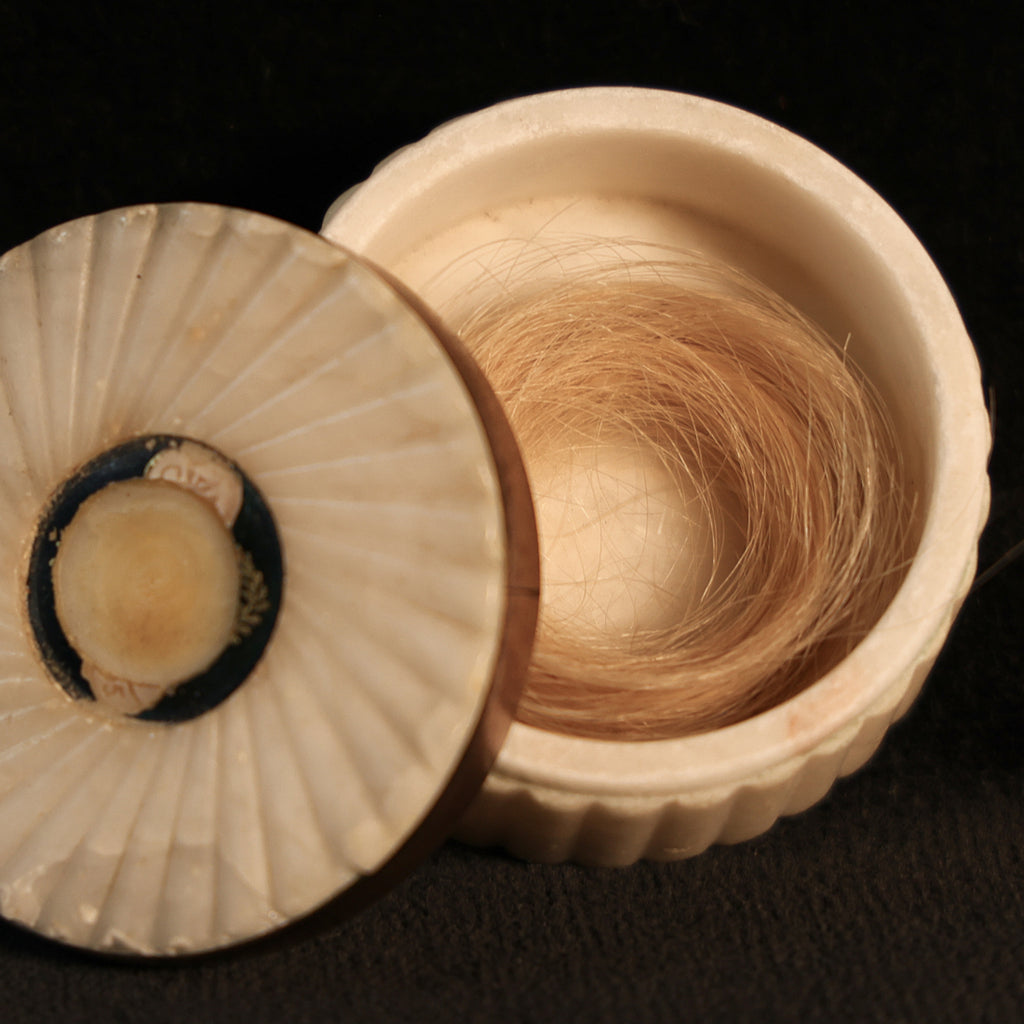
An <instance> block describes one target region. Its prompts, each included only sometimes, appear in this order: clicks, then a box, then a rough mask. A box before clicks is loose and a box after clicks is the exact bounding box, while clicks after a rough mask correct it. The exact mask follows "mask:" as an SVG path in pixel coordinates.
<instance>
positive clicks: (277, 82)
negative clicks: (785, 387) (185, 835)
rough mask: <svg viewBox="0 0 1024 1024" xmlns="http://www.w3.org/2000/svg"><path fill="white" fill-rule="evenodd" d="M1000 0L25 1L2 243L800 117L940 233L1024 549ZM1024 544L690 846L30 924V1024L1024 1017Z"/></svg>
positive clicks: (19, 972)
mask: <svg viewBox="0 0 1024 1024" xmlns="http://www.w3.org/2000/svg"><path fill="white" fill-rule="evenodd" d="M1022 42H1024V38H1022V30H1021V25H1020V18H1019V13H1018V15H1014V14H1013V13H1012V7H1004V6H1003V5H996V4H994V3H992V4H989V3H974V4H963V3H957V4H952V3H949V2H946V0H939V2H937V3H933V4H931V5H927V6H925V5H920V6H914V5H904V6H902V7H901V6H899V5H896V6H895V8H894V7H893V6H892V5H884V6H883V5H875V4H864V3H851V2H847V0H839V2H835V3H832V4H829V5H826V4H822V3H819V4H810V3H800V2H791V3H784V4H779V5H776V6H774V7H772V8H769V7H767V6H764V5H755V4H743V3H711V2H706V0H695V2H690V0H642V2H633V3H630V2H625V0H620V2H615V3H612V2H603V0H595V2H592V3H585V2H578V3H565V2H561V0H543V2H542V0H519V2H518V3H510V4H507V5H501V6H498V5H491V4H488V3H484V2H476V3H459V4H443V3H442V4H441V5H439V6H438V5H433V4H425V3H424V4H419V5H413V4H404V5H395V4H392V3H388V2H385V0H381V2H376V3H371V2H366V0H356V2H353V3H349V4H342V3H338V4H333V5H326V4H325V5H322V6H313V5H305V4H284V3H280V4H273V3H261V2H255V3H253V2H250V3H245V4H243V3H235V4H220V5H214V6H213V7H205V6H203V7H200V6H199V5H196V6H192V7H187V6H186V5H179V4H169V3H155V4H139V5H137V6H135V7H132V8H128V9H127V10H125V11H124V12H118V11H116V10H115V9H114V8H112V7H111V6H109V5H96V6H95V7H91V6H87V5H82V6H80V7H76V6H71V5H67V4H57V5H52V4H51V5H44V4H34V3H33V4H30V3H27V2H25V3H20V4H11V3H8V2H4V0H0V249H4V250H6V249H8V248H10V247H11V246H13V245H15V244H18V243H20V242H22V241H24V240H26V239H27V238H29V237H31V236H33V235H35V234H36V233H38V232H39V231H41V230H43V229H45V228H47V227H49V226H51V225H54V224H57V223H59V222H61V221H64V220H68V219H71V218H73V217H77V216H80V215H84V214H87V213H93V212H97V211H99V210H102V209H106V208H109V207H113V206H122V205H127V204H130V203H135V202H146V201H162V200H184V199H196V200H206V201H215V202H223V203H228V204H231V205H236V206H246V207H250V208H253V209H258V210H262V211H264V212H267V213H271V214H275V215H277V216H280V217H283V218H286V219H288V220H291V221H294V222H296V223H299V224H301V225H303V226H306V227H309V228H312V229H316V228H317V227H318V225H319V221H320V218H321V216H322V214H323V212H324V210H325V209H326V207H327V206H328V204H329V203H330V202H331V201H332V200H333V199H334V198H335V196H336V195H337V194H338V193H340V192H341V191H342V190H343V189H344V188H346V187H347V186H349V185H350V184H352V183H354V182H355V181H357V180H359V179H361V178H362V177H365V175H366V174H367V173H368V172H369V171H370V169H371V168H372V166H373V164H374V163H375V162H376V161H377V160H379V159H380V158H381V157H383V156H385V155H386V154H387V153H389V152H391V151H393V150H394V149H396V148H398V147H399V146H401V145H403V144H405V143H407V142H410V141H413V140H414V139H416V138H418V137H419V136H421V135H422V134H423V133H425V132H426V131H427V130H429V129H430V128H431V127H433V126H434V125H435V124H437V123H439V122H441V121H443V120H446V119H448V118H450V117H453V116H455V115H457V114H460V113H464V112H467V111H469V110H473V109H477V108H480V107H483V106H486V105H487V104H489V103H491V102H494V101H496V100H499V99H503V98H507V97H509V96H513V95H518V94H523V93H527V92H535V91H539V90H543V89H548V88H556V87H562V86H570V85H582V84H609V83H611V84H615V83H629V84H639V85H655V86H662V87H667V88H673V89H679V90H683V91H688V92H695V93H700V94H704V95H709V96H713V97H715V98H717V99H722V100H725V101H727V102H730V103H733V104H735V105H737V106H740V107H744V108H747V109H749V110H752V111H754V112H756V113H758V114H761V115H763V116H766V117H768V118H770V119H772V120H775V121H777V122H779V123H781V124H782V125H784V126H786V127H788V128H790V129H792V130H794V131H796V132H797V133H799V134H801V135H804V136H806V137H807V138H809V139H811V140H812V141H813V142H815V143H816V144H818V145H820V146H821V147H822V148H824V149H826V150H827V151H829V152H831V153H832V154H834V155H835V156H837V157H838V158H839V159H840V160H842V161H843V162H845V163H847V164H848V165H849V166H850V167H852V168H853V169H854V170H855V171H856V172H857V173H859V174H860V175H861V176H862V177H864V178H865V179H866V180H867V181H868V183H869V184H871V185H872V186H873V187H875V188H876V189H877V190H878V191H879V192H881V193H882V195H884V196H885V197H886V198H887V199H888V200H889V201H890V202H891V203H892V205H893V206H894V207H895V208H896V209H897V210H898V211H899V212H900V213H901V214H902V216H903V217H904V218H905V219H906V220H907V222H908V223H909V224H910V226H911V227H912V228H913V229H914V230H915V231H916V232H917V234H918V235H919V237H920V238H921V240H922V241H923V242H924V244H925V245H926V247H927V248H928V249H929V250H930V252H931V253H932V255H933V257H934V258H935V260H936V262H937V263H938V265H939V266H940V268H941V269H942V271H943V272H944V274H945V276H946V278H947V280H948V282H949V284H950V287H951V288H952V290H953V292H954V294H955V295H956V297H957V299H958V301H959V303H960V306H961V309H962V311H963V314H964V318H965V320H966V322H967V326H968V329H969V330H970V332H971V334H972V336H973V338H974V340H975V342H976V344H977V347H978V350H979V353H980V356H981V360H982V363H983V366H984V369H985V374H986V381H987V385H988V386H990V387H991V388H992V390H993V393H994V396H995V402H996V409H997V416H996V424H997V438H998V439H997V442H996V447H995V451H994V455H993V459H992V467H991V468H992V477H993V486H994V494H993V512H992V519H991V524H990V527H989V530H988V532H987V533H986V536H985V538H984V541H983V544H982V551H981V564H982V566H983V567H984V566H986V565H989V564H991V563H992V562H994V561H995V560H996V559H997V558H998V557H999V556H1000V555H1001V554H1002V553H1003V552H1004V551H1006V550H1007V549H1009V548H1010V547H1011V546H1012V545H1013V544H1014V543H1015V542H1016V541H1018V540H1020V539H1021V538H1022V537H1024V510H1022V505H1024V460H1022V454H1021V448H1022V445H1021V439H1022V436H1024V413H1022V403H1024V361H1022V359H1021V353H1022V351H1024V328H1022V324H1024V308H1022V305H1024V304H1022V299H1024V286H1022V273H1024V241H1022V239H1024V215H1022V203H1021V198H1022V196H1021V180H1022V178H1024V167H1022V159H1021V158H1022V143H1021V140H1020V135H1019V132H1020V125H1021V124H1022V121H1024V109H1022V102H1021V97H1022V86H1024V82H1022V73H1021V68H1022V64H1024V46H1022ZM1022 595H1024V560H1022V561H1020V562H1018V563H1016V564H1014V565H1011V566H1009V567H1008V568H1006V569H1005V570H1004V571H1003V572H1002V573H1001V574H1000V575H998V576H997V577H996V578H994V579H993V580H992V581H991V582H989V583H988V584H986V585H985V586H984V587H983V588H982V589H981V590H979V591H978V592H977V593H976V594H974V595H972V596H971V597H970V598H969V599H968V601H967V604H966V607H965V609H964V612H963V615H962V616H961V619H960V621H959V622H958V624H957V626H956V628H955V630H954V633H953V636H952V638H951V640H950V643H949V644H948V646H947V648H946V650H945V651H944V653H943V655H942V656H941V658H940V660H939V663H938V665H937V667H936V669H935V672H934V673H933V675H932V677H931V679H930V682H929V683H928V685H927V686H926V688H925V691H924V693H923V695H922V697H921V698H920V700H919V702H918V704H917V705H916V707H915V709H914V710H913V711H912V713H911V714H910V715H909V716H908V718H907V719H906V720H905V721H904V722H903V723H901V724H900V725H899V726H898V727H897V728H895V729H894V730H893V732H892V733H891V735H890V736H889V738H888V740H887V742H886V743H885V745H884V746H883V748H882V750H881V752H880V753H879V754H878V755H877V756H876V757H875V758H874V760H873V761H872V762H871V764H870V765H869V766H868V767H867V768H866V769H865V770H864V771H862V772H860V773H859V774H858V775H856V776H855V777H853V778H852V779H849V780H846V781H844V782H842V783H840V784H839V785H838V786H837V787H836V789H835V790H834V791H833V793H832V794H831V795H830V796H829V798H828V799H827V800H826V801H825V802H824V803H822V804H820V805H819V806H817V807H815V808H814V809H812V810H811V811H809V812H807V813H805V814H803V815H801V816H799V817H797V818H795V819H792V820H788V821H785V822H783V823H781V824H780V825H779V826H777V827H776V828H775V829H774V830H773V831H772V832H771V833H770V834H768V835H767V836H764V837H762V838H761V839H759V840H756V841H754V842H751V843H747V844H745V845H743V846H739V847H734V848H719V849H714V850H711V851H710V852H708V853H707V854H705V855H703V856H701V857H699V858H697V859H695V860H692V861H688V862H683V863H678V864H669V865H653V864H640V865H638V866H636V867H634V868H630V869H626V870H618V871H600V870H588V869H582V868H578V867H573V866H538V865H533V864H526V863H522V862H519V861H516V860H513V859H510V858H508V857H506V856H504V855H502V854H500V853H487V852H480V851H476V850H471V849H469V848H465V847H462V846H458V845H456V844H449V845H448V846H446V847H445V848H443V849H441V850H440V851H439V852H438V853H436V854H435V855H434V856H433V858H432V859H430V860H429V861H428V862H427V863H426V864H424V865H423V866H422V867H421V868H420V869H418V870H417V871H416V872H415V873H414V874H413V875H412V876H411V877H410V878H409V879H408V880H407V881H406V882H405V883H404V884H403V885H402V886H400V887H399V888H398V889H397V890H396V891H394V892H393V893H392V894H391V895H390V896H388V897H387V898H385V899H384V900H383V901H382V902H381V903H379V904H377V905H376V906H374V907H372V908H371V909H369V910H368V911H366V912H365V913H364V914H362V915H361V916H359V917H357V918H356V919H354V920H352V921H350V922H348V923H346V924H344V925H339V926H336V927H333V928H331V929H329V930H327V931H324V932H321V933H320V934H318V935H317V936H315V937H312V938H308V937H307V938H300V939H295V940H291V941H287V942H285V943H283V944H281V945H280V946H278V947H276V948H274V949H270V950H257V951H255V952H252V953H249V954H246V955H242V956H229V957H225V958H221V959H217V960H212V961H207V962H202V963H191V964H184V965H172V966H168V967H147V966H137V965H132V964H107V963H99V962H96V961H93V960H88V959H85V958H83V957H81V956H78V955H76V954H73V953H69V952H67V951H64V950H61V949H58V948H56V947H53V946H50V945H48V944H46V943H43V942H41V941H39V940H37V939H35V938H34V937H32V936H30V935H27V934H25V933H23V932H21V931H18V930H16V929H14V928H12V927H9V926H6V925H2V926H0V1021H3V1022H5V1024H13V1022H20V1021H33V1022H49V1021H62V1022H65V1024H68V1022H72V1021H92V1022H97V1024H99V1022H106V1021H132V1022H135V1021H144V1022H147V1024H160V1022H164V1021H168V1022H171V1021H174V1022H178V1021H187V1022H197V1024H198V1022H205V1021H235V1020H239V1021H246V1022H249V1024H256V1022H262V1021H273V1022H292V1021H320V1020H353V1021H368V1022H369V1021H447V1020H460V1021H546V1020H564V1021H634V1020H635V1021H690V1020H694V1021H704V1020H708V1021H773V1020H779V1021H817V1020H822V1021H946V1020H950V1021H952V1020H957V1021H997V1022H1002V1021H1017V1020H1024V747H1022V729H1024V674H1022V653H1024V641H1022V639H1021V632H1020V626H1019V623H1020V619H1021V603H1022Z"/></svg>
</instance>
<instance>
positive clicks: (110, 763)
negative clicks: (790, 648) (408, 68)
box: [0, 205, 507, 954]
mask: <svg viewBox="0 0 1024 1024" xmlns="http://www.w3.org/2000/svg"><path fill="white" fill-rule="evenodd" d="M0 363H2V364H3V367H4V373H3V378H2V386H0V449H2V450H3V451H4V453H5V462H4V468H3V471H2V472H0V531H2V534H3V537H4V538H5V543H4V544H3V545H0V579H2V580H3V581H4V585H3V587H2V588H0V910H2V913H3V914H4V916H6V917H7V918H9V919H11V920H13V921H16V922H19V923H21V924H23V925H26V926H28V927H29V928H33V929H35V930H36V931H38V932H40V933H42V934H43V935H47V936H51V937H53V938H57V939H60V940H63V941H65V942H68V943H73V944H75V945H79V946H83V947H87V948H92V949H97V950H110V951H116V952H131V953H144V954H170V953H190V952H197V951H202V950H209V949H215V948H218V947H221V946H224V945H227V944H229V943H233V942H237V941H241V940H244V939H249V938H253V937H254V936H257V935H261V934H263V933H265V932H268V931H271V930H274V929H276V928H278V927H280V926H281V925H283V924H285V923H287V922H288V921H290V920H292V919H295V918H298V917H302V916H303V915H306V914H307V913H309V912H310V911H312V910H314V909H316V908H318V907H320V906H321V905H322V904H324V903H325V902H326V901H328V900H329V899H331V898H332V897H334V896H336V895H337V894H339V893H342V892H345V891H347V890H348V889H349V888H350V887H351V886H352V885H353V884H355V883H356V882H357V881H358V880H360V879H362V878H363V877H364V876H367V875H372V874H373V873H374V872H376V871H377V869H378V868H380V867H381V866H382V865H383V864H385V863H386V862H388V861H389V860H390V858H391V857H392V855H393V854H394V852H395V851H396V850H397V849H398V848H399V847H400V846H402V845H403V844H404V843H405V842H406V841H408V840H409V839H410V837H411V836H413V835H414V834H418V832H417V830H418V829H419V827H420V824H421V822H422V821H423V818H424V815H425V813H426V812H427V811H428V810H429V809H430V808H431V807H432V806H433V805H434V803H435V802H436V801H437V800H438V798H439V796H440V794H441V793H442V792H443V791H445V790H446V787H447V786H448V784H449V782H450V779H451V776H452V774H453V771H455V769H456V766H458V765H459V764H460V763H461V762H462V760H463V758H464V756H465V753H466V750H467V746H468V745H469V744H470V743H471V742H474V741H475V737H474V731H475V729H476V727H477V725H476V723H477V721H478V720H479V719H480V716H481V713H482V709H483V707H484V705H485V702H486V700H487V694H488V690H489V687H490V683H491V679H492V676H493V675H494V673H495V670H496V662H497V661H498V659H499V650H500V647H501V644H502V642H503V640H502V638H503V636H504V634H505V632H506V629H507V623H506V615H507V608H506V604H507V602H506V594H505V589H506V583H507V580H506V574H507V552H506V543H505V520H504V513H503V507H502V500H501V493H500V490H501V488H500V486H499V477H498V472H497V470H496V468H495V464H494V462H493V459H492V455H491V446H490V443H489V440H488V437H487V432H486V431H485V428H484V425H483V424H482V421H481V419H480V416H479V415H478V414H477V411H476V407H475V405H474V402H473V401H472V400H471V397H470V392H469V390H468V389H467V386H466V385H465V384H464V382H463V380H462V378H461V377H460V376H459V375H458V374H456V373H455V372H453V369H452V362H451V359H450V358H449V356H448V355H447V353H446V352H445V351H444V349H442V348H441V346H440V345H439V344H438V340H437V337H436V335H435V334H434V333H432V331H431V330H429V329H428V328H427V326H426V325H425V323H424V321H423V320H422V319H421V318H420V317H418V316H417V315H415V314H414V313H413V312H412V311H411V310H410V308H409V307H408V305H407V304H406V303H405V302H403V301H402V300H401V299H399V297H398V296H397V294H396V293H395V291H394V290H393V289H392V288H390V287H389V286H387V285H385V284H384V283H383V282H382V281H381V280H380V279H379V278H378V277H377V276H376V275H374V274H373V273H372V272H370V271H369V270H367V268H365V267H364V266H363V265H361V264H360V263H359V262H358V261H355V260H353V259H352V258H351V257H350V256H348V255H346V254H344V253H342V252H340V251H339V250H337V249H336V248H335V247H333V246H330V245H328V244H327V243H326V242H324V241H323V240H322V239H320V238H318V237H317V236H315V235H311V234H308V233H306V232H303V231H300V230H298V229H296V228H293V227H291V226H289V225H286V224H283V223H281V222H278V221H275V220H272V219H270V218H268V217H264V216H259V215H256V214H250V213H244V212H241V211H235V210H226V209H223V208H219V207H212V206H201V205H180V206H146V207H137V208H131V209H125V210H117V211H113V212H110V213H106V214H102V215H100V216H96V217H89V218H85V219H82V220H77V221H74V222H72V223H69V224H66V225H63V226H62V227H59V228H55V229H53V230H51V231H49V232H47V233H46V234H44V235H41V236H40V237H39V238H37V239H35V240H34V241H32V242H29V243H26V244H25V245H23V246H21V247H20V248H18V249H15V250H13V251H12V252H10V253H8V254H7V255H6V256H4V257H3V259H2V260H0ZM162 433H163V434H168V433H169V434H177V435H181V436H186V437H193V438H195V439H196V440H198V441H202V442H205V443H207V444H209V445H211V446H213V447H214V448H216V449H217V450H218V451H220V452H223V453H224V455H225V456H227V457H228V458H230V459H232V460H233V461H235V462H236V463H237V464H238V465H239V466H241V467H242V469H243V470H244V472H245V473H246V474H247V476H248V478H249V479H250V480H251V481H252V483H253V484H254V485H255V486H256V487H257V488H258V489H259V491H260V492H261V494H262V495H263V497H264V498H265V499H266V501H267V503H268V505H269V507H270V509H271V512H272V514H273V516H274V519H275V521H276V524H277V529H278V533H279V538H280V541H281V547H282V551H283V556H284V563H285V584H284V597H283V601H282V605H281V608H280V611H279V613H278V617H277V622H276V627H275V632H274V634H273V636H272V637H271V640H270V642H269V644H268V646H267V648H266V650H265V651H264V653H263V656H262V659H261V660H260V661H259V663H258V664H257V666H256V668H255V669H254V671H253V672H252V674H251V675H250V676H249V677H248V679H246V680H245V681H244V682H243V683H242V685H241V686H240V687H239V688H238V689H237V690H236V691H235V692H234V693H233V694H232V695H231V696H230V697H229V698H227V699H226V700H224V701H223V702H222V703H220V704H218V705H217V706H216V707H214V708H213V709H212V710H209V711H207V712H206V713H204V714H202V715H199V716H198V717H196V718H193V719H190V720H188V721H184V722H167V723H163V722H157V723H154V722H146V721H143V720H140V719H136V718H131V717H125V716H112V715H111V714H110V713H102V712H101V711H98V710H94V709H95V705H92V704H91V702H89V701H87V700H72V699H71V698H70V697H69V696H68V695H67V694H65V692H64V691H63V690H62V689H61V687H60V686H59V685H58V684H57V683H56V682H54V681H53V680H52V679H51V678H49V676H48V674H47V671H46V669H45V668H44V667H43V663H42V660H41V658H40V656H39V654H38V652H37V650H36V648H35V645H34V641H33V638H32V635H31V631H30V630H28V629H27V627H26V624H25V618H26V616H25V608H24V605H25V586H24V583H25V581H24V578H23V572H24V568H23V567H24V564H25V555H26V552H27V549H28V546H29V545H30V544H31V542H32V539H33V534H34V530H35V527H36V523H37V520H38V517H39V516H40V513H41V511H42V510H43V509H44V507H45V505H46V502H47V501H48V499H49V498H50V496H51V495H52V494H53V493H54V491H55V490H56V489H57V488H58V487H59V486H60V485H61V483H62V482H63V481H64V480H65V479H66V478H68V477H69V475H71V474H72V473H73V472H74V471H75V470H76V469H77V468H78V467H80V466H82V465H83V464H85V463H86V462H88V461H89V460H90V459H92V458H93V457H95V456H96V455H97V454H98V453H100V452H102V451H104V450H106V449H107V448H109V447H111V446H113V445H116V444H118V443H120V442H122V441H124V440H126V439H129V438H132V437H137V436H140V435H147V434H162ZM184 447H185V446H182V449H184ZM182 449H179V453H180V452H181V450H182ZM186 454H187V453H186ZM169 458H170V457H169ZM178 458H179V455H175V456H174V459H178ZM171 461H173V460H171ZM157 468H158V470H159V472H157V473H156V475H157V476H162V475H165V474H164V470H168V466H164V467H163V469H160V467H157ZM179 468H181V467H179ZM193 468H194V467H193ZM197 472H198V471H197ZM167 475H169V476H175V475H177V476H178V477H179V478H182V477H183V478H188V477H189V472H184V473H170V472H169V471H168V474H167ZM199 476H200V477H201V476H203V474H202V473H199ZM193 482H194V481H193ZM143 485H144V486H146V485H148V486H151V487H159V488H163V487H170V486H171V485H170V484H168V483H147V482H144V484H143ZM197 486H198V485H197ZM104 493H106V492H104ZM180 493H182V494H185V493H186V492H180ZM188 500H189V501H199V499H198V498H194V497H193V496H192V495H188ZM211 518H212V519H213V521H214V522H215V523H216V524H217V529H223V528H222V527H220V525H219V520H217V519H216V517H215V516H214V517H211ZM73 529H77V527H73ZM71 539H72V538H69V540H71ZM100 543H101V544H102V545H106V544H108V543H109V538H108V540H104V541H102V542H100ZM211 557H212V556H211ZM204 560H208V559H206V557H205V556H204ZM77 572H78V570H76V569H71V568H70V567H69V566H61V567H60V569H59V575H60V576H62V577H63V576H65V574H67V575H70V576H75V575H77ZM105 579H106V583H105V584H104V586H106V585H110V586H113V584H114V582H115V579H114V576H113V575H112V574H108V575H107V576H106V577H105ZM67 582H68V581H67V580H64V583H65V585H67ZM62 589H63V588H62ZM65 613H67V608H66V606H65ZM71 628H72V631H73V632H75V631H76V629H77V627H76V626H74V625H72V627H71ZM79 642H81V643H83V645H84V640H82V639H81V636H80V637H79ZM105 643H107V641H105ZM101 660H105V655H103V656H101ZM114 668H115V670H117V671H120V670H121V669H122V668H124V669H126V670H128V667H127V666H122V665H120V664H117V665H115V666H114ZM183 670H184V669H183ZM130 671H132V672H134V671H135V668H134V667H132V668H130ZM488 706H489V705H488ZM492 727H493V723H492ZM497 735H498V736H499V737H500V735H501V733H500V732H498V733H497Z"/></svg>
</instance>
